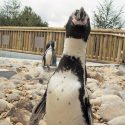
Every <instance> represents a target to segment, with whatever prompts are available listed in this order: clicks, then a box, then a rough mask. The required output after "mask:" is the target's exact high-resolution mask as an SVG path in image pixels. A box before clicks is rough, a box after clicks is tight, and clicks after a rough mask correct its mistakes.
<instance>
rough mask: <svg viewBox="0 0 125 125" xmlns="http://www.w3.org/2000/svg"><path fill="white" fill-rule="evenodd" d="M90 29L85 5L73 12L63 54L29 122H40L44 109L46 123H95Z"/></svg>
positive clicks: (35, 123)
mask: <svg viewBox="0 0 125 125" xmlns="http://www.w3.org/2000/svg"><path fill="white" fill-rule="evenodd" d="M90 30H91V27H90V19H89V16H88V14H87V13H86V11H85V10H84V8H83V7H82V8H81V9H79V10H76V11H75V12H73V13H72V14H71V16H70V17H69V20H68V22H67V24H66V38H65V41H64V49H63V53H62V58H61V60H60V62H59V65H58V67H57V69H56V71H55V72H54V74H53V75H52V76H51V78H50V80H49V83H48V87H47V90H46V92H45V94H44V96H43V98H42V99H41V101H40V102H39V103H38V104H37V105H36V106H35V108H34V109H33V112H32V115H31V118H30V124H29V125H38V123H39V120H40V119H41V118H43V117H44V115H45V113H46V119H47V125H93V120H92V111H91V105H90V101H89V95H88V93H87V89H86V77H87V76H86V65H85V62H86V59H85V55H86V46H87V39H88V36H89V34H90Z"/></svg>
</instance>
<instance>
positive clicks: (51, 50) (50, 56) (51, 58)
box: [42, 41, 56, 68]
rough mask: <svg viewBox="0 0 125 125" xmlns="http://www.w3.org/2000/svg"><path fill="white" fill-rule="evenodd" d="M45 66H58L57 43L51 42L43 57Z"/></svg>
mask: <svg viewBox="0 0 125 125" xmlns="http://www.w3.org/2000/svg"><path fill="white" fill-rule="evenodd" d="M42 61H43V66H44V67H45V66H47V67H48V68H49V66H56V53H55V41H49V42H48V43H47V45H46V49H45V52H44V55H43V59H42Z"/></svg>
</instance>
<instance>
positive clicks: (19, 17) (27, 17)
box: [0, 0, 48, 27]
mask: <svg viewBox="0 0 125 125" xmlns="http://www.w3.org/2000/svg"><path fill="white" fill-rule="evenodd" d="M20 7H21V3H20V1H19V0H5V2H4V6H3V7H1V10H0V26H43V27H47V26H48V23H47V22H45V21H43V20H42V19H41V17H40V16H39V15H37V14H36V13H35V12H33V10H32V8H31V7H25V8H24V9H23V10H22V11H20Z"/></svg>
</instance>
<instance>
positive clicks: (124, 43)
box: [122, 37, 125, 63]
mask: <svg viewBox="0 0 125 125" xmlns="http://www.w3.org/2000/svg"><path fill="white" fill-rule="evenodd" d="M122 63H125V37H124V41H123V55H122Z"/></svg>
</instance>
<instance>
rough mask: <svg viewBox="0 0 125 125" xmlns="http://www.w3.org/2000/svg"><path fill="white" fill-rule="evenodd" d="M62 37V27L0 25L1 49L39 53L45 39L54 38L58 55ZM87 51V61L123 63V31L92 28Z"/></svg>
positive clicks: (63, 33)
mask: <svg viewBox="0 0 125 125" xmlns="http://www.w3.org/2000/svg"><path fill="white" fill-rule="evenodd" d="M64 38H65V29H64V28H49V27H47V28H43V27H0V50H5V51H15V52H23V53H31V54H41V53H43V51H44V49H45V45H46V44H47V42H48V41H50V40H54V41H56V52H57V55H59V56H60V55H61V54H62V51H63V45H64ZM86 53H87V59H88V60H89V61H97V62H114V63H124V62H125V30H104V29H103V30H102V29H100V30H99V29H93V30H92V31H91V33H90V36H89V39H88V45H87V51H86Z"/></svg>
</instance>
